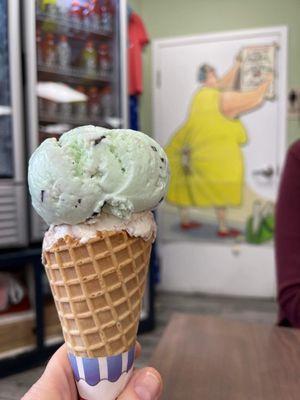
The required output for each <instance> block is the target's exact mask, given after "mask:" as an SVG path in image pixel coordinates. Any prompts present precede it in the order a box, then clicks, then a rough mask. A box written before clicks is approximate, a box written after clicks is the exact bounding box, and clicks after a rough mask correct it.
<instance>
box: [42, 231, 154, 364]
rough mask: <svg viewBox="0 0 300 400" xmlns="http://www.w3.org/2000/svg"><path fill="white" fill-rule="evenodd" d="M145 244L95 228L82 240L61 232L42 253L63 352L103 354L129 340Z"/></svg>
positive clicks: (127, 344) (143, 268)
mask: <svg viewBox="0 0 300 400" xmlns="http://www.w3.org/2000/svg"><path fill="white" fill-rule="evenodd" d="M151 243H152V241H151V240H148V241H145V240H143V239H142V238H135V237H131V236H129V235H128V233H127V232H126V231H119V232H108V231H101V232H98V233H97V236H96V237H94V238H92V239H90V240H89V241H88V242H87V243H84V244H82V243H79V241H78V240H76V239H75V238H72V237H70V236H65V237H64V238H63V239H59V240H58V241H57V242H56V243H55V244H54V245H53V246H52V247H51V249H49V250H46V251H44V252H43V261H44V265H45V268H46V272H47V276H48V280H49V283H50V286H51V290H52V294H53V297H54V300H55V304H56V309H57V312H58V315H59V319H60V322H61V326H62V330H63V335H64V339H65V342H66V344H67V347H68V350H69V352H71V353H72V354H74V355H76V356H80V357H103V356H109V355H116V354H120V353H123V352H125V351H128V349H129V348H130V347H131V346H132V345H133V344H134V343H135V340H136V334H137V329H138V323H139V317H140V311H141V303H142V297H143V294H144V289H145V282H146V276H147V270H148V265H149V258H150V252H151Z"/></svg>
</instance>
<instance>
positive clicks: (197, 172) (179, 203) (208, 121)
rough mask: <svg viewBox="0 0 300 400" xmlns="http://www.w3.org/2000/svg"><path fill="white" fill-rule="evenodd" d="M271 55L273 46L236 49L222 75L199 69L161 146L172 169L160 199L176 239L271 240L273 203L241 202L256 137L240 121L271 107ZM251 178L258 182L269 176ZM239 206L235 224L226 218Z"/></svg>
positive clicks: (213, 69)
mask: <svg viewBox="0 0 300 400" xmlns="http://www.w3.org/2000/svg"><path fill="white" fill-rule="evenodd" d="M276 50H277V46H276V44H273V45H266V46H262V45H260V46H251V47H247V48H243V49H240V51H239V52H238V53H237V54H236V58H235V61H234V63H233V65H232V67H231V68H230V69H229V71H228V72H227V73H226V74H225V75H224V76H219V75H218V73H217V69H218V68H217V67H218V66H217V65H212V64H209V63H204V64H201V65H199V66H198V70H197V82H198V87H197V89H196V91H195V92H194V93H193V95H192V99H191V102H190V106H189V109H188V110H187V117H186V120H185V121H183V123H182V125H181V126H179V127H178V129H177V130H176V131H175V132H174V133H173V134H172V136H171V138H170V140H169V142H168V144H167V146H166V152H167V155H168V158H169V161H170V170H171V179H170V186H169V192H168V195H167V199H166V200H167V203H168V204H169V205H171V206H172V208H173V209H174V208H175V209H176V210H177V215H178V218H177V223H176V224H177V226H175V225H174V224H173V229H175V231H176V232H177V233H178V232H182V233H188V234H189V235H190V237H191V238H194V239H197V238H199V239H203V238H205V237H207V238H210V239H211V238H212V237H213V238H214V239H215V240H237V239H240V240H245V241H247V242H249V243H253V244H262V243H265V242H267V241H269V240H271V239H272V237H273V233H274V204H273V203H272V202H270V201H266V200H265V199H263V198H261V197H260V196H257V195H255V194H253V193H252V195H250V196H249V193H246V196H248V199H246V198H245V192H247V191H248V192H249V190H248V189H247V188H246V186H247V185H246V183H245V164H244V155H243V148H245V147H246V146H247V144H248V142H249V140H251V135H252V134H255V132H249V131H248V130H247V126H246V125H245V124H244V123H243V120H242V117H243V115H245V114H248V113H256V112H257V110H258V109H259V108H260V107H262V106H263V105H264V103H266V102H270V101H276V92H275V91H276V85H275V79H276V68H275V65H276V64H275V60H276ZM255 173H257V174H261V175H262V179H263V178H264V177H266V178H267V174H268V173H269V174H272V173H273V171H271V170H270V171H268V170H267V168H266V169H265V170H263V171H256V172H255V171H254V174H255ZM249 198H251V200H249ZM249 201H250V202H251V204H250V205H249ZM245 202H247V209H248V212H244V213H243V218H242V219H240V221H239V222H240V223H239V224H238V225H237V224H233V223H232V222H231V218H230V217H228V215H229V214H230V211H231V210H237V209H240V210H241V209H243V208H245ZM249 207H250V208H251V212H249ZM202 210H209V213H210V223H207V222H205V218H204V220H201V211H202ZM197 211H200V212H197Z"/></svg>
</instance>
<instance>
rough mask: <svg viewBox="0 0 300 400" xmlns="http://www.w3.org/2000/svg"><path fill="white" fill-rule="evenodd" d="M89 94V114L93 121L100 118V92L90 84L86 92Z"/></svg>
mask: <svg viewBox="0 0 300 400" xmlns="http://www.w3.org/2000/svg"><path fill="white" fill-rule="evenodd" d="M88 96H89V115H90V118H92V120H93V121H97V120H99V119H100V109H101V104H100V93H99V91H98V89H97V87H96V86H92V87H91V88H90V89H89V92H88Z"/></svg>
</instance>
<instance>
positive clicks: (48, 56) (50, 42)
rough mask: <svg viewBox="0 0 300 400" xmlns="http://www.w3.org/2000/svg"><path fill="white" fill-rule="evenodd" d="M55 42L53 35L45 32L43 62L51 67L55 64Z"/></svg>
mask: <svg viewBox="0 0 300 400" xmlns="http://www.w3.org/2000/svg"><path fill="white" fill-rule="evenodd" d="M55 50H56V49H55V43H54V35H53V34H52V33H47V35H46V41H45V46H44V57H43V59H44V63H45V65H47V66H48V67H53V66H54V65H55V61H56V60H55V59H56V57H55V55H56V51H55Z"/></svg>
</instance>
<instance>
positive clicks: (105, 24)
mask: <svg viewBox="0 0 300 400" xmlns="http://www.w3.org/2000/svg"><path fill="white" fill-rule="evenodd" d="M100 26H101V29H103V31H105V32H112V30H113V8H112V5H111V2H110V0H102V1H101V4H100Z"/></svg>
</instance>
